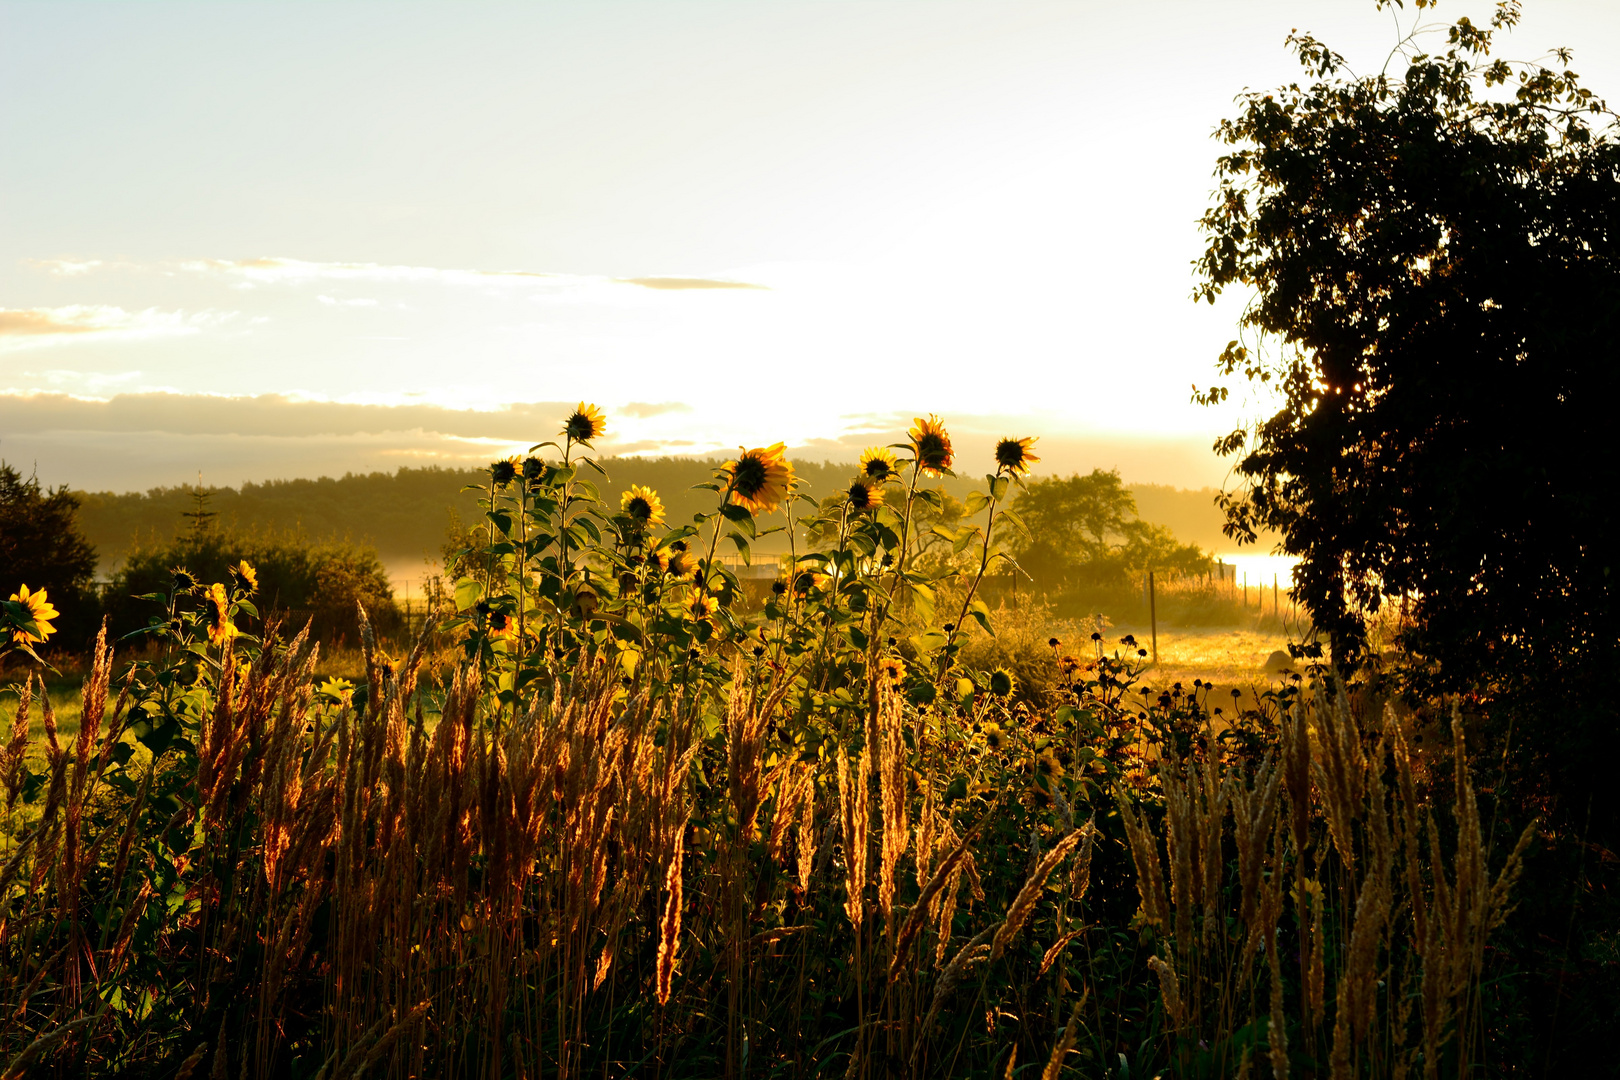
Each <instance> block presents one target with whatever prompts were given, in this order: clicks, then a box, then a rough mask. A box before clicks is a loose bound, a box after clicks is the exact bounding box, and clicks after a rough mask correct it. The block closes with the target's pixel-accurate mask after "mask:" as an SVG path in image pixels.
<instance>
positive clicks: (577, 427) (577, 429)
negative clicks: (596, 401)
mask: <svg viewBox="0 0 1620 1080" xmlns="http://www.w3.org/2000/svg"><path fill="white" fill-rule="evenodd" d="M606 431H607V418H606V417H605V416H603V415H602V410H601V409H598V408H597V407H596V406H595V405H587V404H585V403H584V402H583V401H582V402H580V403H579V404H578V405H576V406H574V411H573V412H572V413H570V414H569V416H568V419H567V420H566V421H564V422H563V429H562V433H563V434H564V435H566V436H567V437H568V438H570V439H572V440H573V441H574V442H577V443H585V444H587V445H589V443H590V441H591V440H592V439H599V438H601V437H602V435H603V434H604V433H606Z"/></svg>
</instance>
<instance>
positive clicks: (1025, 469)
mask: <svg viewBox="0 0 1620 1080" xmlns="http://www.w3.org/2000/svg"><path fill="white" fill-rule="evenodd" d="M1034 445H1035V439H1034V438H1028V439H1013V438H1006V439H1002V440H1001V441H1000V442H998V443H996V468H998V469H1001V470H1004V471H1005V472H1008V473H1017V474H1018V475H1019V476H1028V475H1029V467H1030V466H1031V465H1033V464H1035V463H1036V462H1038V461H1040V460H1041V459H1040V458H1038V457H1036V456H1035V455H1034V454H1033V453H1031V452H1030V448H1031V447H1033V446H1034Z"/></svg>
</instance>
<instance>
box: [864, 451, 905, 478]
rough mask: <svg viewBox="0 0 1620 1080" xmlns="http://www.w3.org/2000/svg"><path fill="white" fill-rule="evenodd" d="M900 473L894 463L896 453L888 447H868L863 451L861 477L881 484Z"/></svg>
mask: <svg viewBox="0 0 1620 1080" xmlns="http://www.w3.org/2000/svg"><path fill="white" fill-rule="evenodd" d="M898 471H899V470H898V469H897V468H896V467H895V463H894V451H893V450H890V449H889V448H888V447H887V446H868V447H867V448H866V449H865V450H863V451H861V475H862V476H864V477H866V478H867V479H868V480H876V481H877V482H878V483H880V484H881V483H883V482H884V481H885V480H887V479H888V478H889V477H891V476H893V475H894V474H895V473H896V472H898Z"/></svg>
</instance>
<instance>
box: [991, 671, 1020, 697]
mask: <svg viewBox="0 0 1620 1080" xmlns="http://www.w3.org/2000/svg"><path fill="white" fill-rule="evenodd" d="M1016 685H1017V680H1016V679H1015V678H1014V677H1013V673H1012V672H1010V671H1008V670H1007V669H1006V668H1004V667H1003V668H996V670H994V671H992V672H991V673H990V692H991V693H992V694H994V695H996V697H1006V696H1007V695H1008V694H1010V693H1012V692H1013V687H1014V686H1016Z"/></svg>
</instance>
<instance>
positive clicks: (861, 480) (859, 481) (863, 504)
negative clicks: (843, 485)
mask: <svg viewBox="0 0 1620 1080" xmlns="http://www.w3.org/2000/svg"><path fill="white" fill-rule="evenodd" d="M848 497H849V508H850V509H851V510H853V511H855V512H856V513H857V514H859V513H861V512H863V511H866V510H873V509H876V508H877V507H878V506H879V505H881V504H882V502H883V488H882V486H881V485H880V484H878V482H877V481H875V480H869V479H867V478H866V477H864V476H858V477H856V478H855V482H854V483H853V484H851V485H849V492H848Z"/></svg>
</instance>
